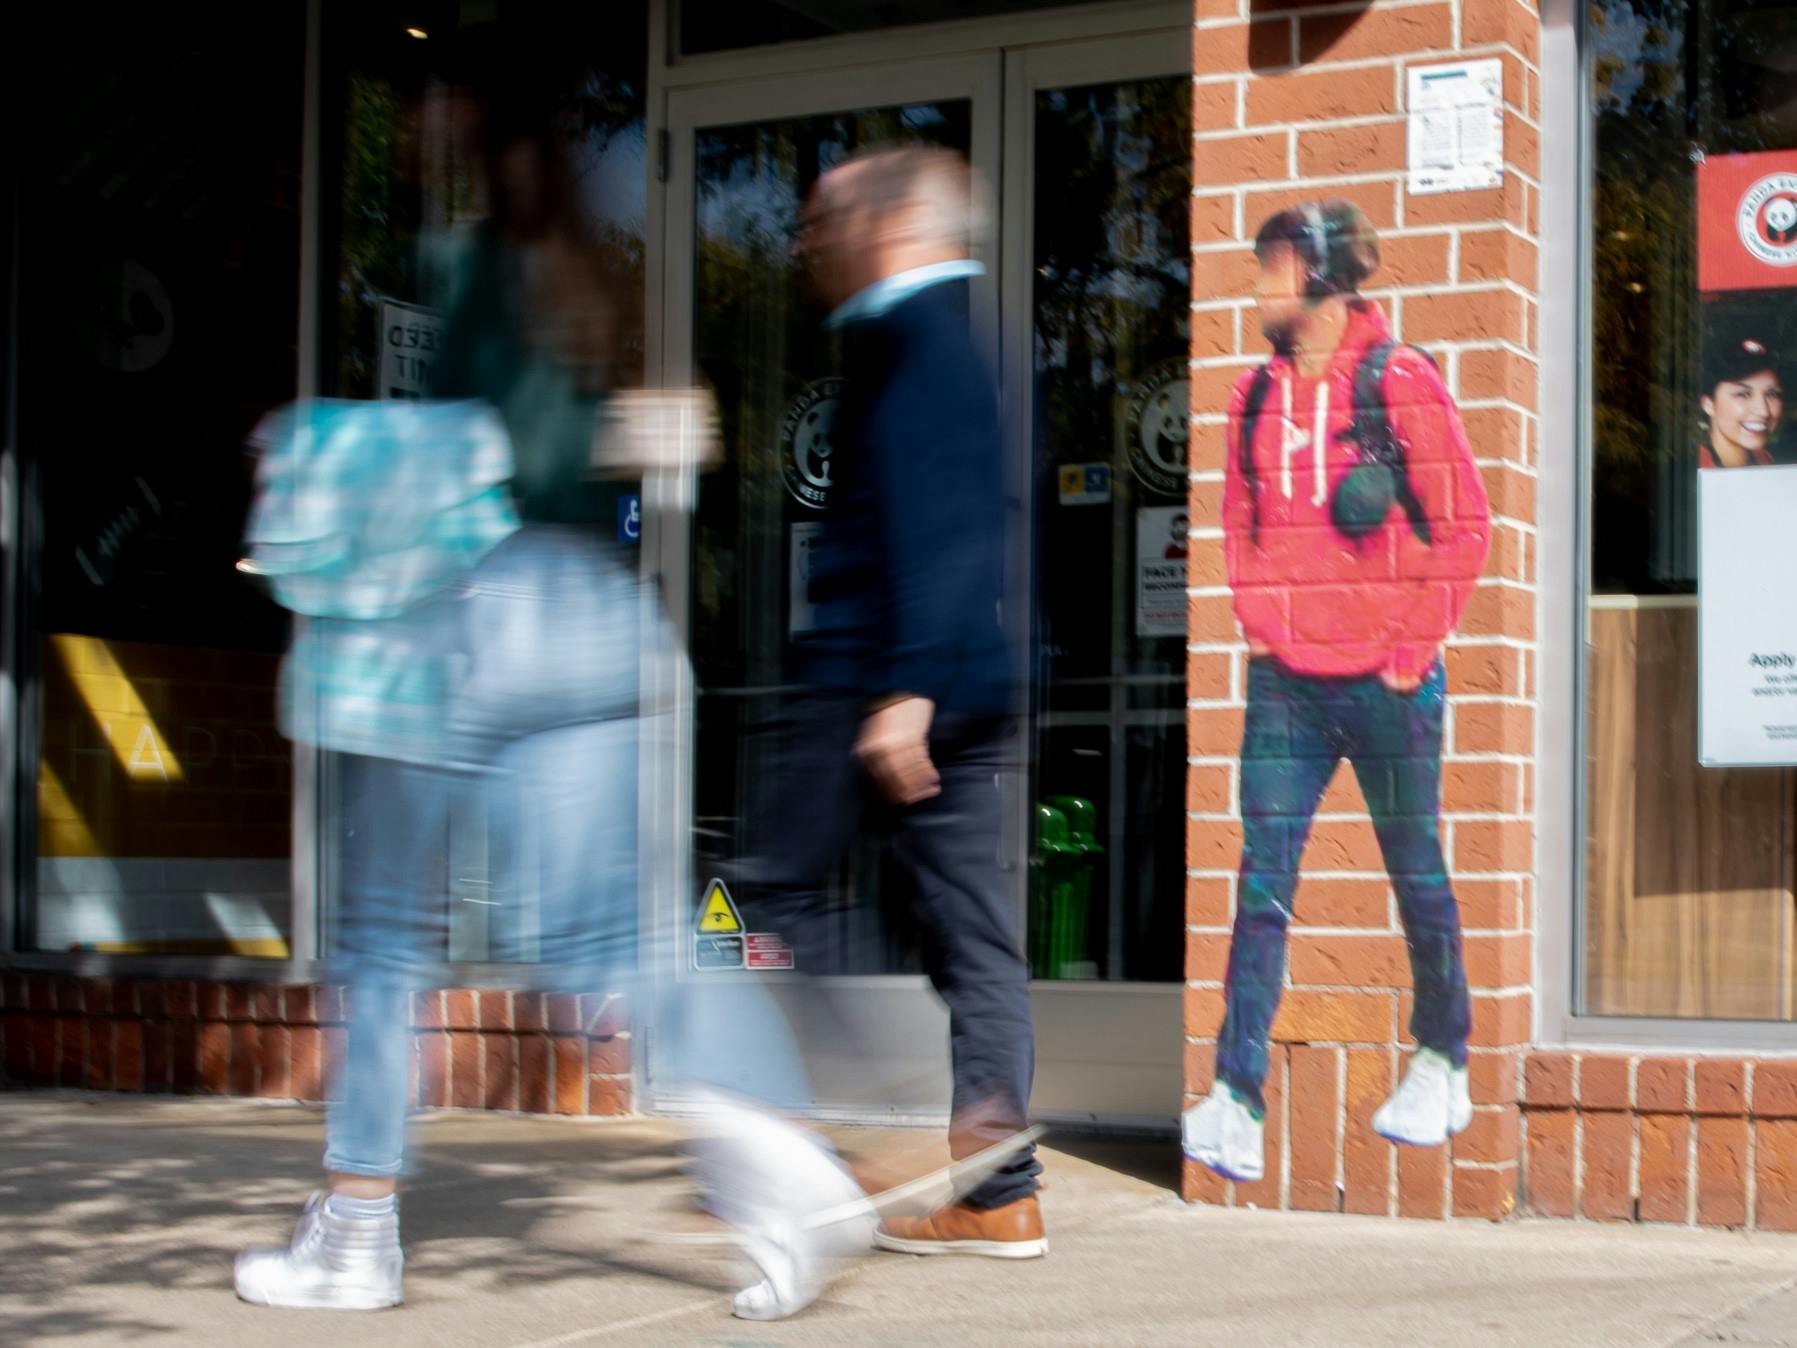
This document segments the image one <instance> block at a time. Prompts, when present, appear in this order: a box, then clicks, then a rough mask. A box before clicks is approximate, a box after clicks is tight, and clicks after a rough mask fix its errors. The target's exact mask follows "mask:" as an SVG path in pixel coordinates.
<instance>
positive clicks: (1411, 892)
mask: <svg viewBox="0 0 1797 1348" xmlns="http://www.w3.org/2000/svg"><path fill="white" fill-rule="evenodd" d="M1446 695H1447V676H1446V674H1445V673H1444V671H1443V669H1442V666H1441V664H1440V662H1439V661H1438V662H1437V663H1436V665H1435V667H1434V668H1433V669H1432V670H1430V672H1429V675H1428V677H1427V678H1426V679H1424V680H1423V684H1422V687H1420V688H1418V689H1417V690H1416V691H1415V692H1413V693H1396V692H1393V691H1392V690H1391V689H1389V688H1387V687H1386V686H1385V685H1384V684H1382V683H1381V682H1380V681H1379V680H1378V678H1377V677H1375V676H1370V675H1369V676H1366V677H1362V678H1345V679H1344V678H1316V677H1312V676H1308V675H1303V674H1294V673H1292V672H1290V671H1289V670H1287V669H1285V668H1284V667H1282V666H1281V665H1279V664H1278V663H1277V662H1276V661H1273V660H1270V659H1257V660H1254V661H1252V662H1251V663H1250V664H1249V667H1248V712H1247V723H1246V728H1245V729H1244V731H1243V735H1242V757H1241V772H1242V778H1241V787H1242V793H1241V794H1242V866H1241V874H1240V879H1239V881H1238V883H1237V886H1236V915H1235V932H1234V935H1233V937H1232V939H1231V942H1230V947H1229V974H1228V984H1227V991H1226V993H1225V1003H1226V1010H1225V1013H1224V1017H1223V1029H1222V1032H1221V1034H1220V1035H1219V1036H1218V1039H1217V1077H1218V1079H1219V1080H1221V1081H1223V1082H1226V1083H1227V1084H1228V1085H1230V1086H1231V1087H1233V1088H1234V1089H1235V1091H1236V1093H1237V1094H1238V1095H1240V1096H1241V1097H1242V1098H1244V1099H1245V1100H1247V1101H1248V1102H1249V1103H1250V1104H1252V1105H1253V1106H1254V1108H1255V1109H1257V1110H1259V1109H1263V1108H1264V1107H1265V1106H1264V1102H1263V1101H1262V1098H1261V1086H1262V1084H1263V1083H1264V1082H1265V1081H1266V1076H1267V1037H1268V1034H1269V1033H1270V1031H1271V1028H1272V1024H1273V1017H1274V1015H1275V1013H1276V1012H1277V1011H1278V1009H1279V994H1280V991H1281V989H1282V987H1283V985H1284V982H1285V940H1286V929H1287V928H1288V927H1289V926H1290V925H1291V920H1292V900H1293V896H1294V894H1295V893H1296V891H1297V888H1298V867H1299V862H1300V859H1301V857H1302V855H1303V852H1304V843H1305V841H1306V839H1308V838H1309V837H1310V825H1311V820H1312V818H1313V817H1314V816H1315V814H1316V810H1317V804H1318V802H1319V801H1320V800H1321V799H1322V797H1323V792H1324V790H1325V789H1326V788H1327V787H1328V785H1329V779H1330V778H1331V777H1333V776H1334V775H1335V768H1336V764H1338V763H1339V762H1340V761H1341V760H1342V759H1343V758H1346V759H1348V760H1349V762H1351V763H1352V764H1353V765H1354V775H1355V776H1356V777H1357V778H1358V779H1359V781H1360V790H1361V794H1362V795H1363V796H1365V797H1366V803H1367V812H1368V813H1369V814H1371V815H1372V818H1373V831H1374V833H1375V834H1377V836H1378V839H1379V850H1380V852H1381V853H1382V854H1383V856H1384V858H1385V869H1386V873H1387V874H1388V875H1389V876H1390V877H1391V883H1392V888H1393V889H1394V890H1396V891H1397V896H1398V913H1399V916H1400V918H1401V919H1402V921H1403V923H1404V936H1405V939H1406V942H1407V944H1408V946H1409V950H1410V971H1411V977H1412V980H1413V981H1414V983H1415V986H1416V1009H1415V1012H1414V1014H1413V1015H1412V1017H1411V1022H1410V1030H1411V1034H1412V1035H1413V1036H1414V1038H1415V1039H1416V1042H1417V1043H1418V1044H1420V1045H1422V1046H1423V1047H1424V1048H1432V1049H1435V1050H1437V1051H1439V1052H1441V1053H1443V1054H1446V1055H1447V1056H1448V1057H1449V1058H1450V1059H1451V1060H1452V1061H1453V1062H1454V1063H1455V1064H1456V1065H1459V1066H1464V1065H1465V1063H1466V1038H1467V1035H1468V1033H1469V1032H1470V1029H1471V1010H1470V1006H1469V1004H1468V1000H1467V991H1466V969H1465V966H1464V964H1463V962H1462V957H1461V946H1460V912H1459V907H1458V905H1457V904H1456V903H1455V901H1454V891H1453V890H1452V888H1451V887H1450V886H1449V884H1448V877H1447V863H1446V861H1445V860H1444V858H1443V857H1442V852H1441V731H1442V715H1443V711H1444V709H1445V707H1446Z"/></svg>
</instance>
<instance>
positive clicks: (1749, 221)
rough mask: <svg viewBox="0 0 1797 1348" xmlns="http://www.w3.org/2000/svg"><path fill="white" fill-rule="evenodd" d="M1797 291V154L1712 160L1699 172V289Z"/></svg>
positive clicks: (1700, 166) (1781, 152)
mask: <svg viewBox="0 0 1797 1348" xmlns="http://www.w3.org/2000/svg"><path fill="white" fill-rule="evenodd" d="M1787 286H1797V151H1793V150H1774V151H1771V152H1769V153H1766V154H1723V155H1712V156H1710V157H1709V158H1706V159H1704V160H1703V161H1702V162H1701V163H1699V164H1698V166H1697V288H1698V289H1699V290H1700V291H1702V292H1703V293H1704V294H1706V295H1708V294H1714V293H1715V292H1717V291H1719V290H1768V289H1783V288H1784V287H1787Z"/></svg>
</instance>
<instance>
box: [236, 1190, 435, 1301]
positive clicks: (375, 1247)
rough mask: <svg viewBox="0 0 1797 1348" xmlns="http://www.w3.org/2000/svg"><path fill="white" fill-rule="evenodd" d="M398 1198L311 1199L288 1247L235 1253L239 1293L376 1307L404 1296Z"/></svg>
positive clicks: (317, 1196) (259, 1297)
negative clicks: (236, 1254)
mask: <svg viewBox="0 0 1797 1348" xmlns="http://www.w3.org/2000/svg"><path fill="white" fill-rule="evenodd" d="M404 1269H405V1256H404V1255H402V1254H401V1253H400V1248H399V1200H398V1198H397V1197H395V1196H394V1195H392V1194H389V1195H388V1196H387V1197H386V1198H384V1199H356V1198H346V1197H344V1196H343V1195H341V1194H330V1195H328V1196H327V1195H326V1194H325V1193H323V1192H322V1191H321V1192H319V1193H315V1194H313V1195H312V1196H311V1197H310V1198H308V1199H307V1200H306V1207H305V1211H304V1212H302V1213H301V1214H300V1219H299V1225H298V1226H296V1227H294V1229H293V1239H292V1241H291V1242H290V1243H289V1244H288V1245H287V1246H286V1247H285V1248H284V1249H265V1250H245V1251H244V1252H243V1253H242V1254H240V1255H238V1256H237V1270H236V1283H237V1295H238V1296H240V1297H242V1298H243V1299H244V1300H245V1301H251V1302H255V1303H256V1304H258V1305H262V1306H282V1307H288V1308H303V1309H312V1310H342V1311H378V1310H383V1309H385V1308H386V1307H388V1306H397V1305H399V1304H400V1302H401V1301H403V1300H405V1294H404V1277H403V1275H404Z"/></svg>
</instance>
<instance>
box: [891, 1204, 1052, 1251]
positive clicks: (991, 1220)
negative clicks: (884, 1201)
mask: <svg viewBox="0 0 1797 1348" xmlns="http://www.w3.org/2000/svg"><path fill="white" fill-rule="evenodd" d="M874 1244H875V1245H876V1246H878V1247H879V1248H880V1249H882V1250H893V1251H896V1252H897V1253H899V1254H983V1255H985V1256H986V1257H987V1258H989V1259H1037V1258H1040V1257H1041V1256H1042V1255H1045V1254H1047V1253H1048V1237H1047V1236H1045V1235H1043V1234H1042V1206H1041V1204H1039V1203H1038V1202H1036V1196H1035V1195H1034V1194H1031V1195H1030V1196H1029V1197H1027V1198H1019V1199H1018V1200H1017V1201H1016V1202H1015V1203H1007V1204H1005V1205H1004V1206H1003V1207H1002V1208H984V1209H983V1208H970V1207H968V1206H967V1204H965V1203H951V1204H950V1205H949V1206H948V1207H945V1208H937V1209H936V1211H934V1212H931V1213H926V1214H925V1215H924V1216H922V1217H888V1218H887V1219H886V1220H885V1221H883V1222H881V1223H880V1227H879V1229H878V1230H877V1231H875V1232H874Z"/></svg>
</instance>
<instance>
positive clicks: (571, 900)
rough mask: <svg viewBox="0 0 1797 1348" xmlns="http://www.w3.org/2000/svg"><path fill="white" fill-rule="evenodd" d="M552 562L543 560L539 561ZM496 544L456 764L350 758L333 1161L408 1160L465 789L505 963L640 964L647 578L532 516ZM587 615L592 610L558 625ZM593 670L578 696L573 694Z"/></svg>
mask: <svg viewBox="0 0 1797 1348" xmlns="http://www.w3.org/2000/svg"><path fill="white" fill-rule="evenodd" d="M545 559H546V560H547V562H548V563H549V564H550V565H549V567H548V569H544V568H542V567H539V566H537V565H536V563H537V562H539V561H543V560H545ZM501 560H502V561H503V562H504V563H505V564H506V565H505V567H504V569H503V570H502V569H501V568H499V567H495V568H494V569H493V570H492V571H490V572H487V573H486V574H487V575H488V576H489V578H491V579H492V580H493V581H494V585H493V587H492V589H491V590H490V592H489V593H487V594H486V595H485V596H482V595H480V594H478V593H477V594H476V595H475V596H474V597H473V598H472V599H471V600H470V601H469V602H468V603H466V604H465V605H464V606H463V608H464V612H465V616H468V617H469V618H470V620H471V621H472V622H475V623H477V624H478V627H477V629H476V630H472V631H470V632H469V633H468V634H467V640H466V643H465V644H466V647H467V649H468V651H469V654H470V658H471V660H472V661H473V662H474V666H475V675H474V676H472V677H471V678H470V680H469V682H470V683H471V684H474V685H477V686H478V687H479V688H480V689H482V690H483V691H482V692H481V694H480V697H479V700H478V703H476V702H474V701H472V700H471V701H470V702H469V703H467V704H465V705H463V706H460V707H458V708H456V710H455V712H454V713H453V715H452V717H451V720H452V721H453V722H455V723H456V724H457V725H458V727H460V729H459V731H458V733H459V736H460V742H461V743H460V751H459V752H458V756H457V762H456V765H455V766H454V767H446V766H437V765H427V764H416V763H404V762H399V761H396V760H392V759H384V758H365V757H359V756H354V755H345V756H342V757H341V758H339V759H338V760H337V761H338V763H339V764H340V777H339V781H340V783H341V813H340V816H339V818H340V825H339V828H340V832H339V835H338V841H339V843H340V852H339V857H340V872H339V885H338V892H339V895H340V906H339V911H338V913H337V914H336V918H337V921H336V929H335V937H336V940H335V946H334V951H333V954H334V960H335V965H336V970H337V977H339V978H340V979H341V980H342V981H343V982H344V983H345V984H346V985H347V986H348V988H349V993H350V1024H349V1045H348V1053H347V1062H346V1064H345V1066H344V1077H343V1080H342V1083H341V1089H340V1090H339V1091H338V1092H337V1098H336V1099H335V1100H333V1101H332V1103H331V1105H330V1108H329V1112H328V1117H327V1123H326V1148H325V1167H326V1169H328V1170H334V1171H341V1172H344V1173H347V1174H353V1175H371V1176H387V1175H397V1174H399V1173H401V1171H402V1170H403V1168H404V1161H405V1132H406V1113H407V1095H408V1091H409V1087H410V1080H411V1071H410V1061H409V1059H410V1048H411V1042H412V1037H411V1029H410V1026H411V1016H410V1014H409V1013H410V998H411V994H412V992H413V991H414V990H416V989H419V988H422V987H425V986H428V985H429V980H430V978H431V977H432V976H433V975H434V974H436V973H437V971H439V970H440V969H441V968H442V967H443V965H444V963H445V959H446V954H447V942H446V937H447V933H448V918H449V904H450V902H451V898H450V892H449V884H448V875H447V864H448V859H449V846H448V843H449V832H450V828H451V820H452V818H454V817H457V816H456V814H455V811H454V809H453V805H454V803H455V802H456V801H458V800H462V801H473V802H475V803H477V804H479V805H482V806H484V808H485V812H486V817H487V819H488V833H489V839H490V850H489V858H488V873H489V876H490V877H491V889H490V891H489V893H488V894H487V899H488V900H489V901H490V903H491V909H490V911H491V912H492V914H493V915H494V923H493V925H494V927H495V928H496V929H498V931H499V933H500V934H499V936H498V937H497V938H496V948H495V949H494V950H493V951H492V957H493V958H494V959H496V960H497V961H500V962H516V963H519V964H524V965H537V966H552V969H553V974H552V978H553V983H554V985H555V986H557V987H559V988H561V989H564V990H567V991H571V992H600V991H613V990H620V988H621V984H622V982H623V981H624V980H625V979H627V978H628V977H629V976H630V974H631V971H632V966H633V965H634V962H635V950H636V905H637V889H636V836H637V791H636V783H637V738H638V721H637V718H636V716H635V715H634V712H635V704H636V668H637V664H636V655H637V651H638V650H639V642H640V633H641V628H640V627H639V623H640V622H641V621H642V617H643V614H642V609H641V603H640V597H639V595H638V592H637V587H636V585H635V582H634V580H633V579H632V578H631V577H629V576H628V575H627V574H626V573H625V572H624V570H623V569H622V568H621V567H619V566H617V565H616V564H615V563H612V562H610V561H609V560H607V559H606V558H605V557H604V555H603V554H601V553H598V552H596V551H595V550H594V549H592V548H591V547H590V546H588V545H585V544H583V543H581V542H579V541H578V540H577V539H575V538H574V537H573V536H572V535H570V534H568V533H565V532H562V531H535V530H526V531H525V532H524V534H522V535H519V536H518V541H517V543H516V544H508V545H507V553H506V556H505V557H504V558H502V559H501ZM533 575H534V576H544V577H549V578H550V588H551V589H552V590H553V594H552V595H551V596H550V597H549V599H548V601H547V602H546V601H545V598H544V596H542V595H531V594H529V593H528V585H527V584H526V579H527V578H528V577H529V576H533ZM477 580H478V577H477ZM501 582H502V583H501ZM508 603H510V604H512V605H515V606H514V607H510V608H508V607H506V605H507V604H508ZM576 613H577V614H578V615H579V622H578V625H577V626H575V625H573V624H570V623H565V622H563V623H560V624H559V625H560V626H561V627H563V628H564V629H565V632H564V635H562V636H559V637H558V636H557V635H555V634H556V630H557V627H558V619H562V618H568V617H572V616H574V615H575V614H576ZM596 627H597V628H598V629H599V630H595V628H596ZM519 638H528V639H519ZM583 684H584V686H585V688H586V689H587V690H588V691H587V693H586V697H587V705H584V706H580V705H576V703H575V702H574V701H572V700H570V697H571V695H570V694H569V692H568V690H569V689H574V688H578V687H580V686H581V685H583ZM533 722H534V723H533ZM533 981H543V979H542V978H538V979H536V980H533Z"/></svg>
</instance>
